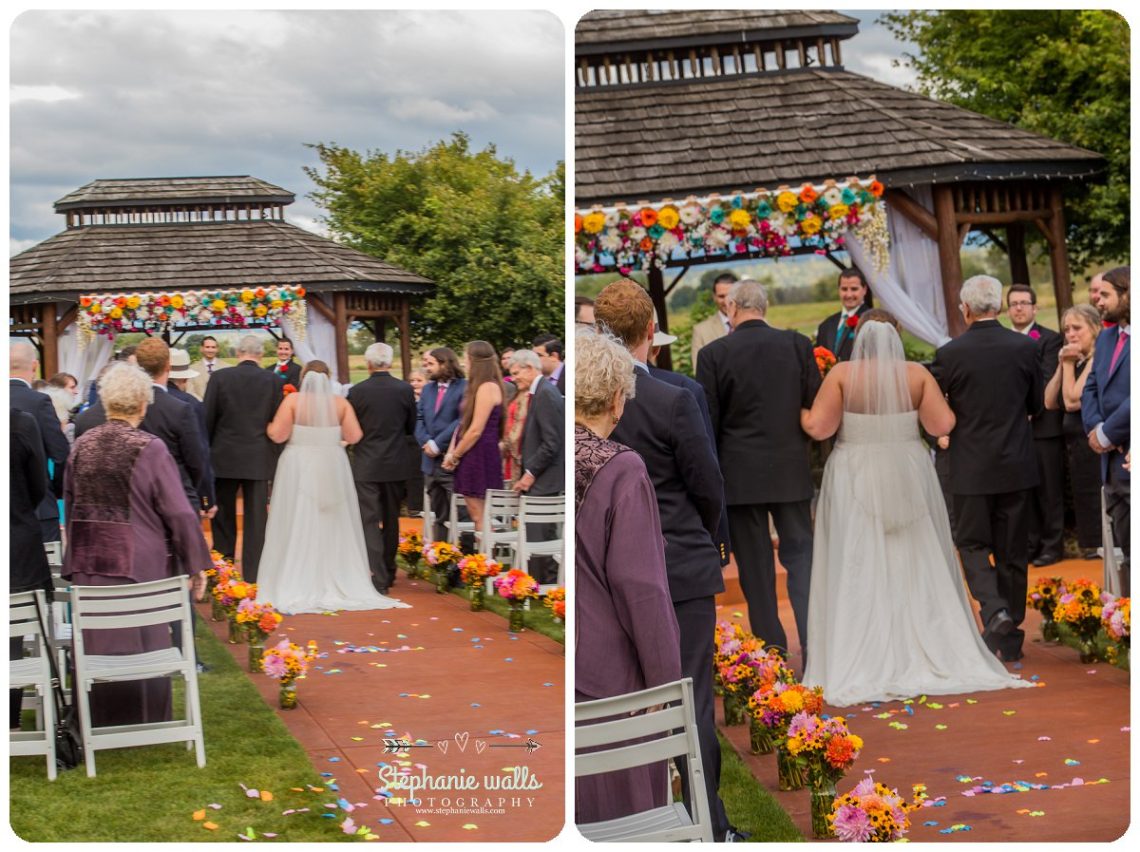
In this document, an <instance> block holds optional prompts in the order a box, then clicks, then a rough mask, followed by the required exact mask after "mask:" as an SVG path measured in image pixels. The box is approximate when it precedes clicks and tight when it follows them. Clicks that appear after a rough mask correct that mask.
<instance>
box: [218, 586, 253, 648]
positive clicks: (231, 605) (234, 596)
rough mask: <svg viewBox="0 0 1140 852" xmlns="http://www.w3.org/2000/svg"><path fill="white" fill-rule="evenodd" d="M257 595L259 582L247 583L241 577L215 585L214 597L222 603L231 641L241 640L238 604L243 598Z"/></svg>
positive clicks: (251, 598)
mask: <svg viewBox="0 0 1140 852" xmlns="http://www.w3.org/2000/svg"><path fill="white" fill-rule="evenodd" d="M256 597H257V584H256V583H247V582H245V580H242V579H241V578H240V577H235V578H234V579H231V580H230V581H229V582H226V583H218V585H216V586H215V587H214V598H215V600H217V601H218V603H219V604H221V606H222V609H223V610H224V612H225V614H226V619H227V621H228V622H229V642H230V644H231V645H236V644H238V643H239V642H241V628H240V627H239V626H238V623H237V608H238V604H239V603H241V602H242V601H243V600H246V599H248V600H253V599H254V598H256Z"/></svg>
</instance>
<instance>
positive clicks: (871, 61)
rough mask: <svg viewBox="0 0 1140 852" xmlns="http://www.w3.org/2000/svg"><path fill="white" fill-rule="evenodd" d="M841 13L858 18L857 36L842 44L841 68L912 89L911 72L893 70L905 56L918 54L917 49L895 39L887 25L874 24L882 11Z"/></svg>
mask: <svg viewBox="0 0 1140 852" xmlns="http://www.w3.org/2000/svg"><path fill="white" fill-rule="evenodd" d="M843 14H845V15H850V16H851V17H853V18H858V19H859V34H858V35H856V36H855V37H854V38H852V39H849V40H848V41H846V42H844V44H843V66H844V67H845V68H846V69H847V70H848V71H853V72H855V73H856V74H863V75H864V76H867V77H872V78H874V79H876V80H880V81H882V82H884V83H887V84H889V85H891V86H899V87H901V88H904V89H907V88H911V87H912V86H913V85H914V82H915V79H916V78H915V74H914V72H913V71H911V70H910V69H909V68H903V67H897V68H896V67H894V65H893V63H894V62H895V61H900V60H902V58H903V54H904V53H915V52H917V47H916V46H915V45H914V44H911V43H910V42H904V41H899V40H897V39H896V38H895V37H894V36H893V35H892V34H891V31H890V30H888V29H887V28H886V26H884V25H883V24H880V23H877V20H878V18H879V16H881V15H882V14H884V12H883V11H862V12H852V11H849V10H846V9H845V10H844V11H843Z"/></svg>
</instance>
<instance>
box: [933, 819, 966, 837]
mask: <svg viewBox="0 0 1140 852" xmlns="http://www.w3.org/2000/svg"><path fill="white" fill-rule="evenodd" d="M969 830H970V826H968V825H966V824H964V823H961V822H959V823H957V824H955V825H952V826H950V827H949V828H943V829H940V830H939V832H938V833H939V834H953V833H954V832H956V831H969Z"/></svg>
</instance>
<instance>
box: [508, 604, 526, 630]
mask: <svg viewBox="0 0 1140 852" xmlns="http://www.w3.org/2000/svg"><path fill="white" fill-rule="evenodd" d="M508 629H509V630H510V631H511V633H522V632H523V602H522V601H511V612H510V623H509V624H508Z"/></svg>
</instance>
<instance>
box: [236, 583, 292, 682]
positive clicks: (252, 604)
mask: <svg viewBox="0 0 1140 852" xmlns="http://www.w3.org/2000/svg"><path fill="white" fill-rule="evenodd" d="M234 620H235V621H236V622H237V623H238V624H240V625H242V627H244V628H245V631H246V639H247V640H248V641H249V670H250V671H251V672H259V671H261V656H262V654H263V653H264V652H265V640H266V639H268V638H269V634H270V633H272V632H273V631H274V630H276V629H277V628H278V627H279V626H280V624H281V622H282V621H283V620H284V617H283V616H282V615H281V613H279V612H278V611H277V610H275V609H274V608H273V604H270V603H257V602H256V601H254V600H252V599H250V598H245V599H243V600H241V601H239V602H238V605H237V612H236V613H235V615H234Z"/></svg>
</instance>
